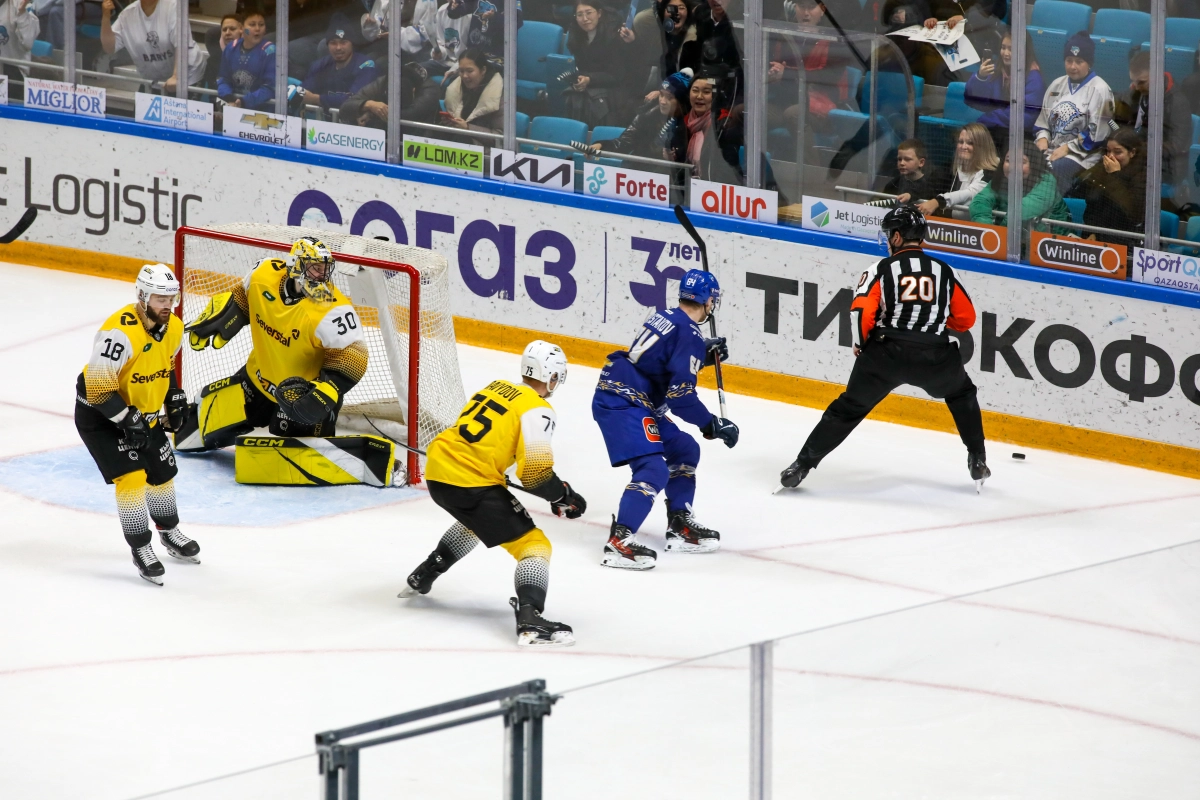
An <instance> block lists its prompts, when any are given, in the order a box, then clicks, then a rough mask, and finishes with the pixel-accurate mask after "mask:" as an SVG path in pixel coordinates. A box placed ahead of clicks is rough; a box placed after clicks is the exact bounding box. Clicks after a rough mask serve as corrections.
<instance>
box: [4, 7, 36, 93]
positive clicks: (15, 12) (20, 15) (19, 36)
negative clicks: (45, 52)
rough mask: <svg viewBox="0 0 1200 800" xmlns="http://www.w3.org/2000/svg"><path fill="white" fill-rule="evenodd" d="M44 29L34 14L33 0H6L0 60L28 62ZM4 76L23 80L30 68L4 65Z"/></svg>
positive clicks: (11, 79)
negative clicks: (34, 44) (35, 42)
mask: <svg viewBox="0 0 1200 800" xmlns="http://www.w3.org/2000/svg"><path fill="white" fill-rule="evenodd" d="M41 29H42V23H41V21H40V20H39V19H38V16H37V14H36V13H34V8H33V0H5V2H4V5H0V30H2V31H3V32H4V36H3V38H0V58H11V59H14V60H16V61H28V60H29V57H30V55H32V53H33V42H34V40H35V39H37V37H38V32H39V31H41ZM4 74H5V75H7V76H8V78H9V80H10V81H13V80H23V79H24V76H25V75H28V74H29V68H28V67H20V68H19V69H18V68H17V67H15V66H13V65H11V64H5V65H4Z"/></svg>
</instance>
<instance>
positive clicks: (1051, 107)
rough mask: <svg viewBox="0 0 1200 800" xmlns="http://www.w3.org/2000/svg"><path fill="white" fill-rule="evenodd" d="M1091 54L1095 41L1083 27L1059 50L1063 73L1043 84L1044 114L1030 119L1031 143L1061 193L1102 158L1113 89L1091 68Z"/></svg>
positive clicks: (1094, 54)
mask: <svg viewBox="0 0 1200 800" xmlns="http://www.w3.org/2000/svg"><path fill="white" fill-rule="evenodd" d="M1095 56H1096V45H1095V43H1094V42H1092V37H1091V36H1089V35H1088V33H1087V31H1080V32H1078V33H1076V34H1074V35H1072V36H1071V38H1069V39H1067V44H1066V47H1065V48H1063V66H1064V67H1065V68H1066V71H1067V74H1066V75H1063V76H1062V77H1061V78H1056V79H1055V80H1053V81H1051V83H1050V86H1048V87H1047V88H1046V97H1045V99H1044V100H1043V101H1042V112H1041V113H1040V114H1038V118H1037V120H1036V121H1035V122H1034V130H1035V131H1037V138H1036V139H1035V140H1034V141H1035V142H1036V143H1037V148H1038V149H1039V150H1042V151H1043V152H1045V154H1046V158H1047V159H1048V160H1049V161H1050V169H1051V171H1053V173H1054V176H1055V179H1056V180H1057V181H1058V187H1059V192H1060V194H1061V193H1062V192H1063V191H1065V190H1066V188H1067V187H1068V186H1070V185H1071V180H1072V179H1073V178H1074V177H1075V176H1076V175H1077V174H1079V173H1080V172H1082V171H1083V170H1085V169H1087V168H1088V167H1091V166H1094V165H1096V164H1097V163H1099V162H1100V156H1101V155H1102V153H1103V150H1104V140H1105V139H1106V138H1107V137H1108V134H1109V131H1110V129H1109V126H1108V123H1109V121H1110V120H1111V119H1112V115H1113V93H1112V89H1110V88H1109V86H1108V84H1107V83H1105V82H1104V79H1103V78H1101V77H1100V76H1098V75H1097V74H1096V73H1095V72H1093V71H1092V62H1093V61H1094V60H1095Z"/></svg>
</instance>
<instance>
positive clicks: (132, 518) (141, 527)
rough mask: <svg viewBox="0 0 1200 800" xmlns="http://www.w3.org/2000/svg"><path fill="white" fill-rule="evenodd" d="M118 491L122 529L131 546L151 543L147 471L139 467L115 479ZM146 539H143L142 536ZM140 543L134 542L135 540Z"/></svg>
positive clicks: (118, 508)
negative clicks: (147, 515)
mask: <svg viewBox="0 0 1200 800" xmlns="http://www.w3.org/2000/svg"><path fill="white" fill-rule="evenodd" d="M113 484H114V488H115V489H116V493H117V516H119V517H120V518H121V530H122V531H124V533H125V541H126V542H129V546H130V547H141V546H143V545H146V544H149V543H150V525H149V521H148V520H147V519H146V471H145V470H141V469H139V470H138V471H136V472H130V473H127V474H125V475H122V476H121V477H119V478H117V479H116V480H115V481H113ZM143 537H144V538H145V540H146V541H144V542H143V541H141V540H142V538H143ZM135 540H136V541H137V542H139V544H134V541H135Z"/></svg>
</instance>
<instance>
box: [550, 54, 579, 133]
mask: <svg viewBox="0 0 1200 800" xmlns="http://www.w3.org/2000/svg"><path fill="white" fill-rule="evenodd" d="M574 74H575V56H571V55H564V54H562V53H551V54H550V55H548V56H546V110H547V112H548V113H549V114H551V115H552V116H556V117H562V116H565V115H566V110H567V95H566V90H567V89H568V88H569V87H570V86H571V83H572V82H573V81H574V78H573V77H572V76H573V75H574Z"/></svg>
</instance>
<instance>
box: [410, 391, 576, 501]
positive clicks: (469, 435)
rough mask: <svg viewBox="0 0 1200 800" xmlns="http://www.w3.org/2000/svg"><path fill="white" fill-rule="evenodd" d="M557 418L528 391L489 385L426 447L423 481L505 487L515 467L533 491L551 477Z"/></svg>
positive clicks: (540, 398)
mask: <svg viewBox="0 0 1200 800" xmlns="http://www.w3.org/2000/svg"><path fill="white" fill-rule="evenodd" d="M557 424H558V417H557V416H556V415H555V413H554V409H553V408H551V407H550V404H549V403H547V402H546V401H545V399H543V398H542V397H539V396H538V393H537V392H535V391H534V390H533V389H532V388H531V387H529V386H526V385H525V384H519V383H518V384H514V383H509V382H508V381H503V380H499V381H492V382H491V383H489V384H488V385H487V386H486V387H484V388H483V389H480V390H479V391H478V392H476V393H475V395H474V396H473V397H472V398H471V400H470V402H468V403H467V405H466V407H465V408H463V411H462V413H461V414H460V415H459V417H458V424H456V425H455V426H453V427H451V428H447V429H446V430H444V431H442V432H441V433H440V434H438V436H437V438H436V439H434V440H433V442H431V443H430V445H429V451H428V452H429V459H428V461H427V463H426V465H425V477H426V479H427V480H431V481H438V482H440V483H449V484H451V485H454V486H503V485H504V473H505V472H507V471H508V468H509V467H511V466H512V465H513V464H516V465H517V478H518V479H519V480H520V481H521V484H522V485H524V486H526V487H529V488H536V487H538V486H540V485H542V484H543V483H545V482H546V481H548V480H550V478H551V476H553V475H554V452H553V450H552V449H551V447H550V439H551V436H553V434H554V427H555V426H556V425H557Z"/></svg>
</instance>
